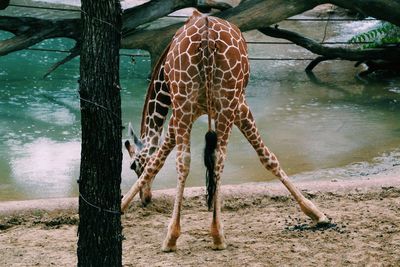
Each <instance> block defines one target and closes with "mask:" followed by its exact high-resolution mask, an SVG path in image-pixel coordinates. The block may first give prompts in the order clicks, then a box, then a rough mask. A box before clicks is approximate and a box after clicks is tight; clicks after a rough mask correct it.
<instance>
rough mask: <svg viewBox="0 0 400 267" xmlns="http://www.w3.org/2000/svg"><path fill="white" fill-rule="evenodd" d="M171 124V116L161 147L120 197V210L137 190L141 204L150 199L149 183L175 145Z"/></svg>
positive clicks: (127, 203) (126, 205)
mask: <svg viewBox="0 0 400 267" xmlns="http://www.w3.org/2000/svg"><path fill="white" fill-rule="evenodd" d="M172 125H173V118H171V120H170V123H169V126H168V133H167V135H166V137H165V140H164V142H163V143H162V145H161V147H160V148H159V149H158V150H157V152H155V153H154V154H153V156H152V157H151V158H150V160H149V162H148V163H147V165H146V167H145V169H144V171H143V173H142V175H141V176H140V177H139V179H138V180H137V181H136V182H135V184H134V185H133V186H132V187H131V189H130V190H129V191H128V192H127V193H126V194H125V195H124V197H123V198H122V201H121V210H122V211H124V210H125V209H126V208H127V207H128V205H129V203H130V202H131V201H132V199H133V198H134V197H135V195H136V194H137V193H138V192H140V194H143V195H141V196H140V198H141V200H142V204H143V205H146V204H148V202H150V201H151V183H152V181H153V179H154V177H155V176H156V175H157V173H158V172H159V171H160V169H161V168H162V166H164V163H165V160H166V159H167V157H168V155H169V154H170V152H171V151H172V149H173V148H174V147H175V133H174V130H173V126H172ZM142 192H143V193H142ZM146 201H148V202H146Z"/></svg>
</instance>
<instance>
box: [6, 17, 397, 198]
mask: <svg viewBox="0 0 400 267" xmlns="http://www.w3.org/2000/svg"><path fill="white" fill-rule="evenodd" d="M295 27H297V29H299V28H300V29H302V30H308V31H311V32H312V33H315V34H319V32H320V30H318V29H320V28H315V29H309V26H307V25H306V24H305V25H302V24H296V26H295ZM348 27H350V26H348ZM331 31H332V32H333V34H332V37H330V38H331V39H332V40H333V39H334V38H338V36H339V37H340V36H341V35H340V33H341V32H343V35H342V36H344V35H346V34H349V32H350V33H351V31H350V30H349V29H348V28H346V26H344V25H341V26H337V27H336V28H335V27H333V28H332V29H331ZM8 36H10V35H9V34H8V33H4V32H0V39H5V38H7V37H8ZM246 36H247V39H248V40H255V39H257V40H260V39H262V38H264V37H261V36H259V35H258V34H257V33H251V34H247V35H246ZM72 46H73V42H72V41H70V40H67V39H54V40H47V41H46V42H43V43H41V44H40V45H38V46H36V47H43V48H52V49H61V50H67V49H69V48H71V47H72ZM249 51H250V55H251V56H252V57H271V56H273V57H288V56H293V57H310V54H309V53H307V52H306V51H304V50H302V49H299V48H298V47H296V46H293V45H290V46H288V45H276V46H261V45H251V46H250V47H249ZM122 52H125V53H127V52H129V53H136V52H140V51H122ZM141 53H144V52H141ZM64 56H65V54H63V53H55V52H41V51H31V50H24V51H20V52H16V53H12V54H9V55H7V56H3V57H0V116H1V120H0V200H10V199H32V198H50V197H69V196H76V195H77V185H76V179H77V177H78V176H79V161H80V114H79V101H78V98H77V91H78V84H77V80H78V78H79V59H78V58H77V59H74V60H72V61H71V62H69V63H67V64H65V65H63V66H62V67H60V68H59V69H58V70H56V71H55V72H53V73H52V74H51V75H50V76H49V77H47V78H42V76H43V75H44V74H45V73H46V71H47V69H48V68H50V66H51V65H52V64H54V63H55V62H57V61H59V60H61V59H62V58H63V57H64ZM306 64H308V62H307V61H305V62H304V61H252V62H251V80H250V83H249V86H248V88H247V99H248V102H249V104H250V106H251V108H252V110H253V113H254V116H255V118H256V121H257V124H258V128H259V129H260V131H261V133H262V135H263V138H264V139H265V141H266V143H267V144H268V145H269V147H270V148H271V149H272V151H273V152H274V153H276V154H277V155H278V158H279V159H280V161H281V163H282V165H283V167H284V169H285V170H286V171H287V172H288V173H289V174H290V175H294V179H303V178H304V174H305V173H307V175H306V178H307V177H308V178H310V177H311V178H313V179H330V178H334V177H343V178H346V179H351V177H352V176H354V175H358V174H362V173H367V174H368V173H375V172H378V171H380V170H383V169H390V168H391V167H393V166H394V165H398V164H399V162H400V151H399V149H400V116H399V115H398V114H399V111H400V78H398V77H396V76H393V75H383V74H378V75H372V76H371V77H369V78H368V79H364V80H360V79H357V78H356V73H357V71H358V70H357V69H355V68H354V67H353V63H348V62H341V61H331V62H326V63H322V64H321V65H319V66H318V67H317V68H316V69H315V71H314V75H315V76H308V75H307V74H306V73H305V72H304V68H305V66H306ZM149 71H150V62H149V59H148V58H146V57H138V58H136V61H135V63H132V61H131V58H130V57H126V56H122V57H121V85H122V91H121V94H122V113H123V124H124V125H125V126H126V125H127V124H128V122H129V121H132V123H133V125H134V128H135V130H136V131H137V132H138V131H139V125H140V115H141V109H142V105H143V100H144V96H145V91H146V88H147V81H146V78H147V76H148V74H149ZM206 129H207V126H206V118H203V117H202V118H200V119H199V121H197V122H196V123H195V126H194V129H193V134H192V166H191V174H190V176H189V178H188V182H187V185H188V186H200V185H204V168H203V166H202V162H201V158H202V149H203V139H204V133H205V131H206ZM99 134H101V133H99ZM124 136H125V133H124ZM124 140H125V139H124ZM124 140H121V142H123V141H124ZM324 170H325V171H324ZM326 170H330V171H328V172H327V171H326ZM122 177H123V182H122V187H123V191H125V190H127V188H128V187H129V186H130V185H131V184H132V183H133V182H134V181H135V179H136V177H135V175H134V174H133V173H132V172H131V171H130V170H129V166H128V159H127V154H126V153H125V151H124V161H123V172H122ZM271 179H273V176H272V175H270V174H269V173H267V172H266V171H265V170H264V169H263V168H262V167H261V165H260V164H259V162H258V159H257V157H256V155H255V152H254V151H253V149H252V148H251V147H250V145H248V143H247V142H246V140H244V138H242V136H241V134H240V133H239V132H238V131H237V130H236V129H235V130H234V132H233V134H232V138H231V140H230V144H229V147H228V159H227V162H226V165H225V171H224V175H223V183H224V184H232V183H243V182H254V181H265V180H271ZM175 181H176V172H175V161H174V153H172V154H171V156H170V157H169V159H168V160H167V162H166V164H165V167H164V168H163V170H162V171H161V172H160V173H159V175H158V176H157V178H156V180H155V183H154V187H155V188H172V187H175V185H176V182H175Z"/></svg>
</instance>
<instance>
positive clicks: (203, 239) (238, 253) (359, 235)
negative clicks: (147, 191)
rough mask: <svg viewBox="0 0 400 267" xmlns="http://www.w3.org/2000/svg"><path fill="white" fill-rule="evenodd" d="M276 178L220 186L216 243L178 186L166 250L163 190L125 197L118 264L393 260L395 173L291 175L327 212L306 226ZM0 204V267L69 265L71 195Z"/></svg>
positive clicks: (399, 231) (198, 204)
mask: <svg viewBox="0 0 400 267" xmlns="http://www.w3.org/2000/svg"><path fill="white" fill-rule="evenodd" d="M371 181H372V182H371ZM311 184H314V185H315V186H311ZM329 184H330V185H331V186H327V185H329ZM317 185H319V186H317ZM282 187H283V186H281V185H280V184H278V183H266V184H250V185H238V186H227V187H224V188H223V192H224V206H223V221H224V225H225V234H226V237H227V241H228V248H227V249H226V250H223V251H213V250H212V249H211V237H210V236H209V231H208V229H209V225H210V220H211V213H210V212H208V211H207V210H206V205H205V200H204V189H203V188H197V189H188V190H187V191H186V192H185V194H186V197H185V202H184V209H183V219H182V235H181V237H180V239H179V240H178V250H177V252H175V253H163V252H161V249H160V248H161V242H162V240H163V238H164V235H165V233H166V227H167V224H168V221H169V218H170V215H171V212H172V205H173V196H172V195H173V190H169V191H168V190H167V191H166V192H155V197H154V201H153V203H152V204H151V205H150V206H148V207H146V208H143V207H141V206H140V205H139V203H138V201H137V200H135V202H134V203H133V204H132V205H131V207H130V209H129V211H128V212H127V213H126V214H125V215H123V226H124V230H123V234H124V237H125V238H126V239H125V240H124V242H123V262H124V266H400V178H399V176H397V175H396V176H392V177H386V178H385V179H384V180H382V181H379V180H372V179H369V178H368V179H367V180H365V179H364V180H359V181H355V182H354V181H353V182H351V183H348V182H345V181H327V182H326V185H323V183H322V185H321V183H315V182H312V183H303V184H300V188H307V189H308V190H307V191H303V192H304V193H305V194H306V195H307V196H308V197H309V198H311V199H312V200H313V201H314V202H315V203H316V204H317V205H318V206H319V207H320V208H321V209H322V210H323V211H324V212H325V213H326V214H327V215H328V216H329V217H330V218H331V219H332V224H331V225H330V227H327V228H316V227H313V226H312V225H311V221H310V220H309V219H308V218H307V217H306V216H305V215H304V214H302V213H301V211H300V209H299V208H298V206H297V204H296V203H295V202H294V201H293V200H292V198H291V197H289V196H288V195H287V194H286V193H285V191H284V190H282ZM63 201H64V202H65V201H67V202H68V203H70V204H71V202H73V203H75V202H76V199H74V200H63ZM49 202H52V201H48V203H49ZM55 202H56V201H55ZM32 203H33V202H32ZM0 204H1V205H0V251H1V257H0V266H73V265H76V243H77V234H76V233H77V224H78V220H79V219H78V215H77V212H76V207H74V206H75V205H74V204H73V205H70V206H71V208H69V209H67V210H57V209H56V210H52V211H49V210H47V211H46V210H44V209H41V208H40V207H36V208H34V207H30V208H26V205H25V209H24V210H18V209H17V208H15V207H17V206H16V203H12V202H9V203H4V202H3V203H0ZM4 206H7V207H8V210H7V211H6V210H5V209H4ZM28 206H29V205H28ZM2 207H3V209H2ZM12 207H14V208H15V209H14V212H13V211H12V209H13V208H12Z"/></svg>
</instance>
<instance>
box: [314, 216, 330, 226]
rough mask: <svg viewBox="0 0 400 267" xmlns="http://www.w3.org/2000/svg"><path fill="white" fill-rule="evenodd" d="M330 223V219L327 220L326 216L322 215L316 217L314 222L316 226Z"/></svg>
mask: <svg viewBox="0 0 400 267" xmlns="http://www.w3.org/2000/svg"><path fill="white" fill-rule="evenodd" d="M330 223H331V220H329V218H328V217H326V216H325V215H323V216H321V217H320V218H318V220H317V221H316V222H315V225H316V226H324V225H328V224H330Z"/></svg>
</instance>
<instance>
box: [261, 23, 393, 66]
mask: <svg viewBox="0 0 400 267" xmlns="http://www.w3.org/2000/svg"><path fill="white" fill-rule="evenodd" d="M259 31H260V32H262V33H264V34H266V35H268V36H271V37H275V38H283V39H286V40H289V41H291V42H293V43H295V44H297V45H299V46H301V47H304V48H306V49H307V50H309V51H311V52H313V53H314V54H317V55H320V56H322V57H318V58H317V59H316V60H315V61H313V62H311V64H310V65H309V66H308V67H307V68H306V70H308V71H311V70H312V69H313V68H314V67H315V66H316V65H317V64H318V63H320V62H321V61H324V60H329V59H345V60H350V61H365V60H375V59H381V60H386V61H389V62H390V61H392V62H399V61H400V49H399V48H396V47H388V48H375V49H365V50H358V49H350V48H344V47H328V46H324V45H321V44H320V43H318V42H316V41H314V40H312V39H310V38H307V37H304V36H302V35H300V34H298V33H295V32H292V31H288V30H282V29H278V28H272V27H265V28H260V29H259Z"/></svg>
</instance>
